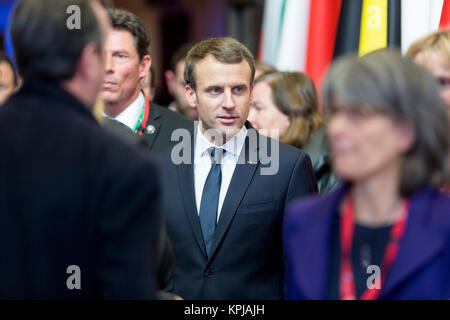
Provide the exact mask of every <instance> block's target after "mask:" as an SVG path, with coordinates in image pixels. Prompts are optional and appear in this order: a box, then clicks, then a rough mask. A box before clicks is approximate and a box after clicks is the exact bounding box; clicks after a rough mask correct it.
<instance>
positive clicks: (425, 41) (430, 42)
mask: <svg viewBox="0 0 450 320" xmlns="http://www.w3.org/2000/svg"><path fill="white" fill-rule="evenodd" d="M428 50H431V51H436V52H439V53H440V54H442V56H443V57H444V58H445V60H446V61H448V63H449V65H450V30H438V31H436V32H433V33H430V34H428V35H426V36H424V37H423V38H420V39H419V40H417V41H415V42H414V43H413V44H412V45H411V46H410V47H409V49H408V51H407V52H406V56H407V57H411V58H415V57H416V56H417V55H418V54H419V53H421V52H423V51H428Z"/></svg>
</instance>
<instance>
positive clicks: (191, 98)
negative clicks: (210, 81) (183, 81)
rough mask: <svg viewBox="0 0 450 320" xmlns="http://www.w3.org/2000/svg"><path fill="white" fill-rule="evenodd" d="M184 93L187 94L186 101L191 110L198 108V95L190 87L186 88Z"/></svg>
mask: <svg viewBox="0 0 450 320" xmlns="http://www.w3.org/2000/svg"><path fill="white" fill-rule="evenodd" d="M184 92H185V94H186V100H187V101H188V103H189V106H190V107H191V108H197V93H196V92H195V90H194V89H192V88H191V87H190V86H186V87H184Z"/></svg>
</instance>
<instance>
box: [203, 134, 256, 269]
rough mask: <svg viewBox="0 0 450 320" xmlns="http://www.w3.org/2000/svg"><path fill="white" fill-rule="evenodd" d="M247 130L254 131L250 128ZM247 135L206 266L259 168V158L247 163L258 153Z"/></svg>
mask: <svg viewBox="0 0 450 320" xmlns="http://www.w3.org/2000/svg"><path fill="white" fill-rule="evenodd" d="M248 130H254V129H253V128H250V129H248ZM249 140H250V139H249V135H248V134H247V137H246V138H245V143H244V146H243V150H242V151H241V154H240V156H239V160H238V163H237V164H236V168H235V169H234V172H233V176H232V178H231V181H230V185H229V186H228V191H227V194H226V196H225V199H224V202H223V205H222V211H221V213H220V217H219V221H218V223H217V228H216V233H215V235H214V240H213V244H212V247H211V256H210V258H209V260H208V265H209V263H210V262H211V258H212V257H213V256H214V253H215V251H216V250H217V248H218V246H219V244H220V242H221V241H222V239H223V237H224V236H225V233H226V232H227V230H228V228H229V227H230V224H231V222H232V221H233V218H234V216H235V214H236V211H237V208H238V207H239V205H240V203H241V201H242V198H243V197H244V195H245V193H246V192H247V189H248V186H249V185H250V182H251V181H252V178H253V176H254V174H255V172H256V169H257V168H258V167H259V156H258V158H257V159H258V161H257V163H248V159H254V156H252V155H254V154H256V153H257V151H258V143H256V144H255V145H252V146H251V145H250V143H249Z"/></svg>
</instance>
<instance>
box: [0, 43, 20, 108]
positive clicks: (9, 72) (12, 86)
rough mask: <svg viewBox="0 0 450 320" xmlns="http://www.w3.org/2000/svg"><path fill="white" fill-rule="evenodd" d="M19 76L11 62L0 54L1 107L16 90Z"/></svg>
mask: <svg viewBox="0 0 450 320" xmlns="http://www.w3.org/2000/svg"><path fill="white" fill-rule="evenodd" d="M17 86H18V80H17V74H16V71H15V70H14V66H13V64H12V62H11V60H10V59H9V58H8V57H7V56H6V55H4V54H3V53H2V52H0V105H1V104H3V103H4V102H5V101H6V99H8V98H9V96H10V95H11V94H13V92H14V91H15V90H16V88H17Z"/></svg>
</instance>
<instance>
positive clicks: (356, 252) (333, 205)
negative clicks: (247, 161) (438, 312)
mask: <svg viewBox="0 0 450 320" xmlns="http://www.w3.org/2000/svg"><path fill="white" fill-rule="evenodd" d="M323 94H324V107H325V112H326V115H327V134H328V138H329V140H330V148H331V153H332V161H333V169H334V172H335V173H336V175H337V176H338V177H339V178H341V179H342V180H343V181H344V182H345V183H344V185H343V186H341V187H339V188H338V189H336V190H335V191H334V192H332V193H330V194H329V195H327V196H325V197H323V198H317V197H314V198H310V199H308V200H303V201H302V200H300V201H298V202H296V203H293V204H292V205H291V206H290V207H289V208H288V209H287V212H286V216H285V218H284V229H283V231H284V234H283V240H284V251H285V266H286V276H285V289H286V297H287V298H288V299H448V298H449V297H450V273H449V272H448V270H450V198H449V197H448V196H446V195H444V194H442V193H441V192H440V191H439V189H438V188H436V187H435V186H438V185H439V183H440V182H441V180H442V179H443V178H444V175H445V170H446V169H445V165H446V157H447V152H448V144H449V141H448V138H449V137H448V122H447V117H446V108H445V105H444V103H443V101H442V99H441V98H440V96H439V92H438V87H437V84H436V81H435V80H434V79H433V77H432V76H431V75H430V74H429V73H428V72H427V71H426V70H425V69H424V68H422V67H421V66H419V65H416V64H415V63H414V62H413V61H412V60H410V59H407V58H402V57H401V55H400V54H399V53H397V52H393V51H389V50H383V51H377V52H374V53H371V54H368V55H366V56H363V57H362V58H359V59H358V58H357V57H353V56H351V57H345V58H342V59H340V60H338V61H337V62H336V63H334V64H333V65H332V67H331V69H330V72H329V74H328V76H327V79H326V81H325V84H324V87H323Z"/></svg>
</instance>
